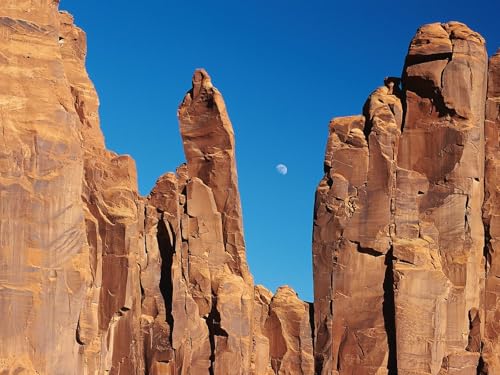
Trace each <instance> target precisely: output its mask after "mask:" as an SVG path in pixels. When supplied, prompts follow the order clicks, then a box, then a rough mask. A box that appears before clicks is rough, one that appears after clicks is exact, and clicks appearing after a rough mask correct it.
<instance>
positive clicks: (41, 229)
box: [0, 0, 500, 375]
mask: <svg viewBox="0 0 500 375" xmlns="http://www.w3.org/2000/svg"><path fill="white" fill-rule="evenodd" d="M85 39H86V38H85V34H84V32H83V31H82V30H80V29H79V28H78V27H76V26H75V25H74V23H73V18H72V16H71V15H69V14H68V13H65V12H59V10H58V1H55V0H38V1H36V2H35V1H17V0H4V1H2V3H1V4H0V78H1V79H0V127H1V137H0V142H1V145H2V147H1V149H0V314H1V316H2V319H1V320H0V340H1V345H0V374H50V375H53V374H64V375H68V374H137V375H142V374H150V375H155V374H156V375H160V374H179V375H181V374H182V375H210V374H219V375H226V374H240V375H246V374H251V375H272V374H281V375H291V374H293V375H313V374H318V375H332V374H339V375H341V374H344V375H354V374H356V375H363V374H367V375H368V374H379V375H380V374H400V375H416V374H432V375H436V374H439V375H444V374H449V375H466V374H477V373H479V374H489V375H491V374H497V373H499V372H500V338H499V334H498V332H499V330H500V326H499V319H500V318H499V317H500V284H499V279H500V260H499V259H497V258H498V256H497V252H498V251H497V250H498V249H497V247H498V241H499V236H500V228H499V225H500V224H499V223H498V220H499V217H500V211H499V210H500V203H499V199H500V198H499V196H500V195H499V194H500V193H499V185H500V181H498V174H499V172H498V170H499V168H500V161H499V160H500V146H499V134H500V130H499V129H500V120H499V119H500V86H499V85H500V76H499V74H500V70H499V69H500V54H499V53H497V54H496V55H495V56H493V57H492V58H491V60H490V63H489V67H488V64H487V55H486V52H485V48H484V40H483V39H482V38H481V36H479V35H478V34H477V33H475V32H473V31H471V30H470V29H468V28H467V27H466V26H465V25H463V24H460V23H457V22H450V23H447V24H431V25H426V26H423V27H422V28H421V29H420V30H419V31H418V32H417V35H416V36H415V38H414V39H413V40H412V42H411V44H410V48H409V52H408V56H407V58H406V63H405V68H404V72H403V76H402V78H401V79H399V78H387V79H386V80H385V85H384V86H382V87H380V88H378V89H377V90H375V91H374V92H373V93H372V94H371V95H370V97H369V98H368V100H367V102H366V104H365V107H364V110H363V115H359V116H351V117H343V118H337V119H334V120H332V121H331V123H330V134H329V138H328V144H327V149H326V156H325V163H324V167H325V176H324V178H323V180H322V181H321V183H320V185H319V187H318V190H317V194H316V203H315V217H314V238H313V262H314V287H315V301H314V308H313V305H312V304H309V303H306V302H304V301H301V300H300V299H299V298H298V296H297V294H296V293H295V292H294V291H293V290H292V289H291V288H289V287H287V286H285V287H281V288H278V290H277V291H276V294H274V295H273V294H272V293H271V292H270V291H269V290H267V289H266V288H264V287H263V286H260V285H257V286H256V285H254V282H253V278H252V276H251V273H250V271H249V268H248V265H247V261H246V252H245V241H244V234H243V220H242V216H243V215H242V210H241V204H240V197H239V191H238V178H237V171H236V159H235V139H234V134H233V128H232V125H231V122H230V120H229V116H228V114H227V110H226V107H225V104H224V100H223V98H222V95H221V94H220V92H219V91H218V90H217V89H216V88H215V87H214V86H213V85H212V82H211V79H210V76H209V75H208V73H207V72H206V71H204V70H202V69H199V70H197V71H195V73H194V76H193V80H192V88H191V90H190V91H189V92H188V93H187V94H186V96H185V97H184V99H183V101H182V103H181V105H180V107H179V110H178V118H179V125H180V133H181V136H182V140H183V144H184V151H185V155H186V163H185V164H183V165H181V166H179V168H178V169H177V171H176V172H175V173H167V174H165V175H163V176H161V177H160V178H159V179H158V181H157V183H156V185H155V187H154V188H153V190H152V191H151V193H150V194H149V195H148V196H147V197H141V196H140V195H139V193H138V189H137V178H136V169H135V165H134V162H133V160H132V159H131V158H130V157H128V156H120V155H116V154H115V153H113V152H110V151H108V150H107V149H106V147H105V142H104V138H103V135H102V133H101V130H100V126H99V116H98V106H99V101H98V97H97V94H96V92H95V89H94V87H93V85H92V83H91V81H90V80H89V78H88V75H87V73H86V70H85V56H86V40H85ZM313 348H314V349H313Z"/></svg>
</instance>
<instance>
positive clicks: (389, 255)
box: [313, 22, 500, 375]
mask: <svg viewBox="0 0 500 375" xmlns="http://www.w3.org/2000/svg"><path fill="white" fill-rule="evenodd" d="M487 71H488V64H487V54H486V50H485V47H484V40H483V38H482V37H481V36H480V35H479V34H477V33H475V32H473V31H471V30H470V29H469V28H467V26H465V25H463V24H460V23H458V22H449V23H447V24H438V23H436V24H430V25H425V26H423V27H421V28H420V29H419V30H418V32H417V34H416V36H415V37H414V38H413V40H412V42H411V44H410V47H409V51H408V55H407V58H406V63H405V67H404V71H403V76H402V78H401V79H398V78H387V79H386V80H385V85H384V86H383V87H381V88H379V89H377V90H375V91H374V92H373V93H372V94H371V95H370V97H369V98H368V101H367V102H366V104H365V107H364V113H363V116H352V117H344V118H337V119H334V120H332V122H331V123H330V135H329V139H328V144H327V149H326V156H325V163H324V164H325V177H324V178H323V180H322V181H321V183H320V185H319V187H318V190H317V194H316V204H315V218H314V239H313V242H314V243H313V262H314V284H315V359H316V371H317V372H318V373H319V374H325V375H326V374H333V373H338V374H399V375H406V374H408V375H410V374H438V373H439V374H476V373H477V371H485V373H495V371H497V372H498V371H500V370H499V369H498V367H495V366H497V365H496V363H497V362H498V356H499V350H498V347H497V345H498V319H497V317H498V315H497V314H498V313H497V311H498V303H497V293H498V287H497V285H498V282H497V278H496V275H497V274H498V272H496V271H495V264H496V263H495V255H494V254H495V251H494V248H495V236H496V234H495V230H494V227H495V224H494V222H495V217H496V210H497V208H496V207H497V206H498V202H497V201H498V195H497V189H498V182H497V180H496V175H497V173H496V168H497V164H498V160H497V159H498V129H497V128H498V126H499V123H498V113H499V111H498V87H497V86H498V56H496V57H494V58H492V60H491V65H490V77H489V91H488V96H489V98H488V102H487V104H486V89H487V81H488V80H487ZM485 104H486V117H487V121H486V133H487V139H486V155H485ZM485 160H486V167H485ZM485 175H486V181H485ZM485 184H486V193H487V196H486V200H485V204H484V207H483V200H484V195H485ZM483 218H484V221H485V224H486V239H488V240H489V243H488V246H487V247H486V249H487V257H486V258H487V260H488V262H487V269H488V273H487V276H486V274H485V264H486V259H485V257H484V256H483V249H484V246H485V230H484V228H485V226H483ZM485 277H486V284H485ZM485 309H486V317H485V311H484V310H485ZM485 319H486V320H485ZM485 322H486V324H485ZM481 352H483V356H482V357H481ZM488 368H489V369H490V370H489V371H490V372H487V369H488ZM495 368H497V370H491V369H495ZM478 369H479V370H478ZM481 369H482V370H481ZM491 371H493V372H491Z"/></svg>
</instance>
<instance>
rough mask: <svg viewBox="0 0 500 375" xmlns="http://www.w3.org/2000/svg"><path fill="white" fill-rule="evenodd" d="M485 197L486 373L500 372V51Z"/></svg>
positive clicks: (493, 62)
mask: <svg viewBox="0 0 500 375" xmlns="http://www.w3.org/2000/svg"><path fill="white" fill-rule="evenodd" d="M484 130H485V138H486V147H485V149H486V168H485V198H484V204H483V221H484V227H485V230H486V236H485V238H486V247H485V255H486V286H485V292H484V309H485V315H484V318H483V320H484V338H483V344H484V346H483V356H482V358H483V361H484V365H483V366H482V369H481V370H482V373H483V374H497V373H500V337H499V332H500V258H499V251H500V249H499V246H500V50H499V51H497V53H496V55H494V56H493V57H492V58H491V59H490V65H489V73H488V96H487V100H486V120H485V123H484Z"/></svg>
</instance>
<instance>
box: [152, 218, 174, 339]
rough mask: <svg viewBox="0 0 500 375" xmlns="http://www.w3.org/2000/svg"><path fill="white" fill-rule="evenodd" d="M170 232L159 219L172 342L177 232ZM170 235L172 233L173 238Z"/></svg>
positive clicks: (163, 285) (162, 284)
mask: <svg viewBox="0 0 500 375" xmlns="http://www.w3.org/2000/svg"><path fill="white" fill-rule="evenodd" d="M170 233H171V234H170ZM170 233H169V231H168V230H167V227H166V224H165V222H164V220H159V221H158V227H157V235H156V236H157V239H158V248H159V251H160V256H161V278H160V291H161V294H162V296H163V300H164V301H165V310H166V311H165V314H166V317H165V319H166V321H167V323H168V325H169V327H170V342H172V331H173V328H174V317H173V315H172V295H173V284H172V262H173V257H174V253H175V248H174V246H175V245H174V244H175V234H173V232H172V231H171V232H170ZM170 235H172V238H171V237H170Z"/></svg>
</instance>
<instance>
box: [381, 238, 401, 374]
mask: <svg viewBox="0 0 500 375" xmlns="http://www.w3.org/2000/svg"><path fill="white" fill-rule="evenodd" d="M392 253H393V249H392V247H391V249H390V250H389V251H388V252H387V254H386V256H385V265H386V270H385V277H384V284H383V288H384V302H383V304H382V313H383V316H384V328H385V331H386V333H387V345H388V348H389V359H388V361H387V370H388V375H397V373H398V366H397V342H396V320H395V317H396V305H395V302H394V263H393V261H394V259H395V258H394V257H393V255H392Z"/></svg>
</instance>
